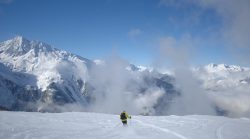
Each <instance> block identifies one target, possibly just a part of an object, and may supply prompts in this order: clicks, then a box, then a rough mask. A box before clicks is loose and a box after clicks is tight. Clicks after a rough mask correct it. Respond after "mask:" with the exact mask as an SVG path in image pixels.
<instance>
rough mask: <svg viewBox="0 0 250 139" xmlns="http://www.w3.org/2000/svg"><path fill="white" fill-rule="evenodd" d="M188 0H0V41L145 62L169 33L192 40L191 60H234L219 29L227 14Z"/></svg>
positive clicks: (149, 61) (196, 62) (197, 62)
mask: <svg viewBox="0 0 250 139" xmlns="http://www.w3.org/2000/svg"><path fill="white" fill-rule="evenodd" d="M193 1H195V0H190V2H186V1H184V0H60V1H59V0H58V1H57V0H0V40H1V41H3V40H7V39H10V38H12V37H15V36H17V35H21V36H24V37H26V38H28V39H31V40H40V41H43V42H46V43H49V44H51V45H53V46H54V47H56V48H59V49H63V50H66V51H69V52H72V53H75V54H78V55H80V56H83V57H85V58H89V59H103V58H105V57H109V56H110V55H112V54H117V55H119V56H121V57H122V58H124V59H126V60H128V61H129V62H131V63H134V64H142V65H151V64H152V63H154V61H156V60H157V57H158V55H159V53H158V48H159V47H160V40H162V39H164V38H167V37H171V38H174V39H175V40H176V42H179V41H182V40H188V41H189V42H192V46H191V48H190V49H189V50H188V51H191V52H188V53H191V58H190V61H189V62H190V63H191V64H194V65H200V64H202V65H204V64H208V63H212V62H213V63H227V64H237V61H233V60H232V59H233V58H232V56H231V54H230V52H229V51H228V46H227V45H228V43H227V42H225V40H224V37H223V33H222V32H223V31H224V29H225V28H226V27H227V26H225V19H226V18H225V17H227V16H225V14H223V12H221V13H220V12H218V11H220V10H218V7H215V6H214V5H215V4H210V5H208V4H207V5H205V6H204V5H202V4H197V3H196V2H193ZM219 8H220V7H219ZM222 8H223V7H222ZM229 21H230V20H229ZM229 28H230V26H229ZM181 44H182V43H181ZM183 45H186V44H185V43H184V44H183ZM173 47H175V46H173ZM176 47H185V46H176ZM235 62H236V63H235Z"/></svg>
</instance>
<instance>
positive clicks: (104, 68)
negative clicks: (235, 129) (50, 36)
mask: <svg viewBox="0 0 250 139" xmlns="http://www.w3.org/2000/svg"><path fill="white" fill-rule="evenodd" d="M187 69H189V67H187ZM190 71H191V72H192V76H194V77H195V79H197V80H195V82H198V84H199V85H200V87H201V88H202V89H204V90H205V93H206V94H208V96H209V99H211V100H212V101H211V102H212V105H213V107H214V108H215V109H216V111H217V112H216V113H217V114H227V115H236V116H238V115H239V116H241V115H242V114H243V116H245V115H248V114H249V113H250V104H249V102H248V101H246V100H247V98H250V95H249V93H248V91H247V89H249V86H250V74H249V73H250V69H249V68H246V67H240V66H235V65H225V64H209V65H206V66H201V67H195V68H191V69H190ZM173 73H174V71H173ZM175 76H176V75H175V74H166V73H164V72H159V71H157V70H156V69H153V68H146V67H143V66H135V65H133V64H130V63H128V62H126V61H125V60H122V59H120V58H117V57H112V58H110V59H108V60H90V59H87V58H83V57H81V56H78V55H75V54H72V53H69V52H66V51H63V50H59V49H56V48H53V47H52V46H50V45H49V44H46V43H44V42H40V41H33V40H32V41H30V40H28V39H25V38H24V37H22V36H17V37H15V38H13V39H10V40H7V41H4V42H1V43H0V106H1V108H2V109H8V110H17V111H40V112H62V111H95V112H107V113H118V112H119V111H120V110H121V109H127V110H130V111H131V112H132V113H134V114H144V115H166V114H171V113H169V109H171V108H170V107H171V104H172V103H173V101H175V100H176V98H178V97H181V96H182V94H183V93H182V89H181V85H183V84H179V85H178V80H177V79H176V77H175ZM242 98H244V99H242ZM245 99H246V100H245ZM239 102H240V103H239ZM230 103H236V105H232V104H230ZM238 103H239V104H238ZM235 108H237V109H238V110H237V111H236V112H235V111H234V109H235Z"/></svg>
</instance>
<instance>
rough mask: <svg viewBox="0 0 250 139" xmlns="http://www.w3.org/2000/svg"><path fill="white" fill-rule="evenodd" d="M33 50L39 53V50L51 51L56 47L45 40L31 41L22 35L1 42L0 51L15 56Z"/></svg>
mask: <svg viewBox="0 0 250 139" xmlns="http://www.w3.org/2000/svg"><path fill="white" fill-rule="evenodd" d="M31 50H33V53H35V55H37V54H38V53H39V52H51V51H53V50H56V49H54V48H52V47H51V46H50V45H48V44H46V43H44V42H39V41H34V40H32V41H30V40H28V39H26V38H24V37H22V36H17V37H15V38H13V39H10V40H7V41H5V42H2V43H0V52H4V54H6V55H10V56H14V57H16V56H21V55H25V54H26V53H28V52H30V51H31Z"/></svg>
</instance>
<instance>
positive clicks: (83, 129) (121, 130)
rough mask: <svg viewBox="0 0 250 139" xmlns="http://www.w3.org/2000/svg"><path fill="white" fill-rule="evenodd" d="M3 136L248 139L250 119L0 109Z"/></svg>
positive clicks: (13, 138)
mask: <svg viewBox="0 0 250 139" xmlns="http://www.w3.org/2000/svg"><path fill="white" fill-rule="evenodd" d="M0 115H1V117H0V138H3V139H20V138H25V139H33V138H36V139H57V138H60V139H68V138H70V139H83V138H84V139H97V138H98V139H130V138H131V139H168V138H169V139H249V138H250V132H249V131H250V119H247V118H244V119H231V118H226V117H217V116H205V115H203V116H202V115H200V116H199V115H190V116H174V115H172V116H158V117H157V116H132V119H131V120H129V121H128V126H127V127H124V126H123V125H122V124H121V121H120V119H119V116H118V115H109V114H98V113H79V112H78V113H77V112H73V113H56V114H55V113H34V112H33V113H28V112H3V111H2V112H0Z"/></svg>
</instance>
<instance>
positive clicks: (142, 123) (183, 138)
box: [135, 120, 188, 139]
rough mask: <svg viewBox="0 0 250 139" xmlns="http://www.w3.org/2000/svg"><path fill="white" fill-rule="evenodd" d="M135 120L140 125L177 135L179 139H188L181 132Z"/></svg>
mask: <svg viewBox="0 0 250 139" xmlns="http://www.w3.org/2000/svg"><path fill="white" fill-rule="evenodd" d="M135 121H136V122H138V123H140V124H141V125H144V126H148V127H152V128H155V129H158V130H161V131H163V132H166V133H170V134H173V135H175V136H177V137H179V138H180V139H188V138H186V137H184V136H183V135H181V134H179V133H177V132H174V131H171V130H169V129H166V128H161V127H158V126H155V125H152V124H147V123H145V122H142V121H140V120H135Z"/></svg>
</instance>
